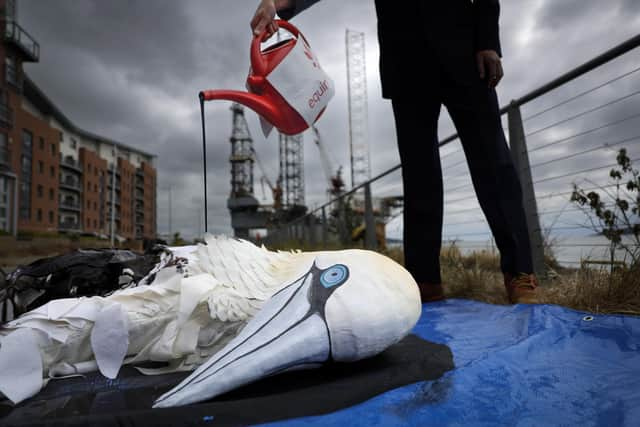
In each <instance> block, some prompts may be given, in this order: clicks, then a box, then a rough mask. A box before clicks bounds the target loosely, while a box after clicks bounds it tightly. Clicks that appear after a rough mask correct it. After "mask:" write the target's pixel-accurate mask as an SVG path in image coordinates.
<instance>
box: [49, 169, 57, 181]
mask: <svg viewBox="0 0 640 427" xmlns="http://www.w3.org/2000/svg"><path fill="white" fill-rule="evenodd" d="M49 174H50V175H51V178H55V177H56V167H55V166H51V168H49Z"/></svg>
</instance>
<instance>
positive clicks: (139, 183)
mask: <svg viewBox="0 0 640 427" xmlns="http://www.w3.org/2000/svg"><path fill="white" fill-rule="evenodd" d="M136 188H139V189H140V190H142V191H144V181H143V180H141V179H136Z"/></svg>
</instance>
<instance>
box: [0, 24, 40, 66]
mask: <svg viewBox="0 0 640 427" xmlns="http://www.w3.org/2000/svg"><path fill="white" fill-rule="evenodd" d="M4 39H5V41H7V42H8V43H11V44H13V45H14V46H15V47H16V48H18V49H19V50H20V52H21V53H22V54H23V55H24V61H28V62H38V61H39V60H40V44H38V42H37V41H36V40H35V39H34V38H33V37H31V35H30V34H29V33H27V32H26V31H25V30H24V29H23V28H22V27H21V26H20V25H19V24H18V23H17V22H15V21H10V20H8V21H5V30H4Z"/></svg>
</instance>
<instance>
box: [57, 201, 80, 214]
mask: <svg viewBox="0 0 640 427" xmlns="http://www.w3.org/2000/svg"><path fill="white" fill-rule="evenodd" d="M59 208H60V210H64V211H72V212H80V203H78V202H76V201H75V200H70V199H66V200H60V205H59Z"/></svg>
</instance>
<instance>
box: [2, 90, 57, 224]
mask: <svg viewBox="0 0 640 427" xmlns="http://www.w3.org/2000/svg"><path fill="white" fill-rule="evenodd" d="M9 98H10V99H9V105H10V106H11V108H12V110H13V111H14V120H15V121H14V125H13V128H12V129H11V130H10V131H9V150H10V152H11V158H12V159H11V163H12V169H13V170H14V171H15V173H16V175H17V176H18V188H19V189H22V187H23V184H25V183H27V182H28V181H30V185H29V186H30V189H29V191H28V192H27V191H24V190H20V191H18V205H19V206H21V207H24V206H25V205H27V204H28V205H29V209H19V210H18V211H19V215H18V228H19V229H21V230H29V231H55V230H57V229H58V184H59V175H58V172H59V167H60V155H59V147H58V144H59V141H60V132H59V131H57V130H56V129H53V128H51V127H50V126H49V125H48V123H47V122H46V121H44V120H42V119H40V118H38V117H35V116H33V115H32V114H30V113H29V112H27V111H24V110H23V109H22V107H21V98H20V96H19V94H17V93H15V92H13V91H12V92H10V94H9ZM29 145H30V150H29V149H26V150H25V146H26V147H28V146H29ZM29 168H30V169H31V171H30V173H29V172H28V169H29ZM28 175H30V176H28ZM27 178H28V179H27ZM27 193H28V196H27ZM26 197H28V200H25V199H26Z"/></svg>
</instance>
